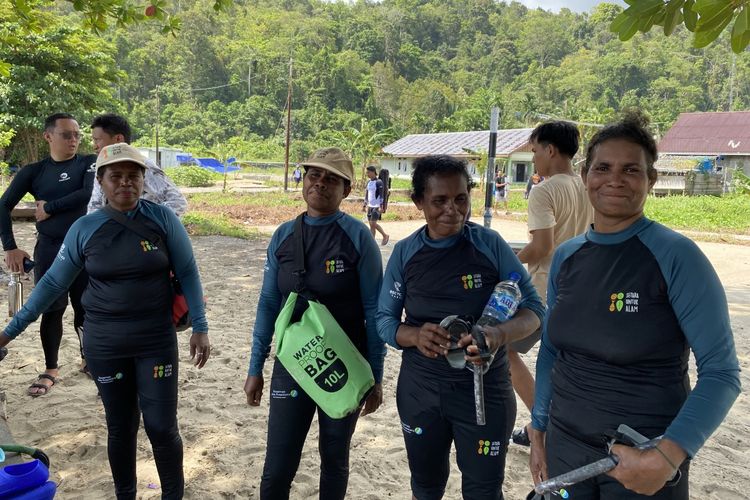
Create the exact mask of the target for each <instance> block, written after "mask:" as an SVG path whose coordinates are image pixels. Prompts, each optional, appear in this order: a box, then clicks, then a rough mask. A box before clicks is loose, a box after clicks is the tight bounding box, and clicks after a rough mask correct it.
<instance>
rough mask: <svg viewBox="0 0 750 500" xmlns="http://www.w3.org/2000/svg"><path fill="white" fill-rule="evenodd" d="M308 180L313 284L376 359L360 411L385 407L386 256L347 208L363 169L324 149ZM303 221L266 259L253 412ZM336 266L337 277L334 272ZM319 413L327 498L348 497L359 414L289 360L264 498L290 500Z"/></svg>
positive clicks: (282, 373) (287, 227)
mask: <svg viewBox="0 0 750 500" xmlns="http://www.w3.org/2000/svg"><path fill="white" fill-rule="evenodd" d="M302 166H303V167H304V169H305V174H304V177H303V182H302V196H303V198H304V199H305V203H306V205H307V208H306V212H305V216H304V220H303V224H302V231H303V234H304V238H303V239H304V245H305V252H304V253H305V269H306V272H305V278H304V279H305V287H306V288H307V289H308V290H309V291H310V293H312V294H313V295H314V296H315V297H316V298H317V299H318V300H319V301H320V303H321V304H323V305H325V306H326V307H327V308H328V309H329V310H330V312H331V314H332V315H333V317H334V318H335V319H336V321H337V322H338V324H339V325H340V326H341V328H342V329H343V330H344V331H345V332H346V333H347V335H349V337H350V339H351V340H352V343H353V344H354V345H355V346H356V347H357V349H358V350H359V351H360V352H361V353H362V355H363V356H364V357H365V359H367V361H368V362H369V363H370V367H371V368H372V373H373V376H374V377H375V387H374V388H373V390H372V391H371V392H370V394H369V395H368V396H367V398H366V400H365V403H364V408H362V410H361V415H362V416H364V415H367V414H369V413H372V412H374V411H375V410H377V409H378V407H380V404H381V403H382V401H383V390H382V380H383V358H384V356H385V346H384V345H383V341H382V340H381V339H380V337H378V333H377V331H376V329H375V311H376V308H377V300H378V293H379V291H380V284H381V283H382V281H383V264H382V257H381V255H380V252H379V251H378V246H377V244H376V243H375V240H374V239H373V238H372V236H371V235H370V233H369V231H367V229H366V228H365V227H364V226H363V225H362V223H361V222H359V221H358V220H356V219H354V218H353V217H351V216H349V215H347V214H345V213H344V212H342V211H341V210H340V206H341V202H342V201H343V200H344V198H346V197H347V196H348V195H349V193H350V191H351V183H352V181H353V180H354V167H353V166H352V162H351V160H350V159H349V158H348V157H347V156H346V154H345V153H344V152H343V151H341V150H340V149H338V148H323V149H320V150H318V151H316V152H315V153H313V154H312V156H311V157H310V158H309V159H308V160H307V161H305V162H303V163H302ZM294 222H295V221H294V220H291V221H288V222H285V223H284V224H282V225H281V226H279V228H278V229H277V230H276V232H275V233H274V234H273V237H272V238H271V243H270V245H269V246H268V252H267V254H266V265H265V271H264V274H263V287H262V289H261V292H260V301H259V303H258V313H257V319H256V321H255V329H254V331H253V346H252V353H251V357H250V368H249V370H248V376H247V379H246V380H245V387H244V390H245V394H246V395H247V402H248V404H249V405H250V406H258V405H259V404H260V400H261V397H262V394H263V385H264V382H263V365H264V363H265V361H266V358H267V357H268V353H269V351H270V348H271V338H272V337H273V332H274V322H275V321H276V317H277V316H278V314H279V311H281V308H282V306H283V304H284V303H285V302H286V300H287V297H288V296H289V294H290V293H291V292H292V291H294V285H295V283H296V279H295V275H294V271H295V267H294V256H295V253H296V248H295V244H294V243H295V239H294V238H293V237H292V235H293V234H294ZM334 261H335V268H336V269H335V272H333V273H330V272H328V271H329V266H328V265H326V266H323V265H322V264H323V263H324V262H325V263H326V264H327V263H329V262H334ZM316 412H317V414H318V427H319V431H320V437H319V439H318V451H319V453H320V498H321V499H324V500H336V499H343V498H345V497H346V489H347V485H348V482H349V445H350V443H351V438H352V435H353V434H354V428H355V426H356V424H357V420H358V418H359V417H360V410H359V409H358V410H355V411H354V412H353V413H351V414H350V415H348V416H346V417H344V418H340V419H333V418H331V417H329V416H328V415H326V414H325V412H323V411H322V410H320V409H319V408H318V406H317V405H316V404H315V402H314V401H313V400H312V399H311V398H310V397H309V396H308V395H307V394H306V393H305V392H304V391H303V390H302V389H301V388H300V386H299V385H298V384H297V383H296V382H295V381H294V379H293V378H292V376H291V375H290V374H289V372H288V371H287V370H286V369H285V368H284V366H283V365H282V364H281V363H280V362H274V364H273V374H272V376H271V400H270V409H269V413H268V439H267V440H266V459H265V464H264V466H263V475H262V479H261V483H260V498H261V499H262V500H280V499H286V498H289V490H290V488H291V485H292V481H293V480H294V476H295V475H296V473H297V468H298V467H299V462H300V458H301V455H302V447H303V446H304V444H305V439H306V438H307V433H308V431H309V429H310V424H311V423H312V419H313V416H314V415H315V413H316Z"/></svg>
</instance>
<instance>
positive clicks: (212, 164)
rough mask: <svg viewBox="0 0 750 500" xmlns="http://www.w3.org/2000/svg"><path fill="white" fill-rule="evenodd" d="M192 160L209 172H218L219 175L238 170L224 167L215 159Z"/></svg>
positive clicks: (228, 166)
mask: <svg viewBox="0 0 750 500" xmlns="http://www.w3.org/2000/svg"><path fill="white" fill-rule="evenodd" d="M194 160H195V161H196V162H197V163H198V165H199V166H201V167H203V168H207V169H209V170H213V171H214V172H218V173H220V174H223V173H224V172H236V171H237V170H239V169H240V167H233V166H231V165H224V164H223V163H221V162H220V161H219V160H217V159H216V158H194Z"/></svg>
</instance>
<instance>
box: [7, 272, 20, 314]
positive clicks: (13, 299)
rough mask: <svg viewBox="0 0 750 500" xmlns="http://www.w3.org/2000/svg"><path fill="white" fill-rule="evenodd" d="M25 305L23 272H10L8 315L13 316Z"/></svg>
mask: <svg viewBox="0 0 750 500" xmlns="http://www.w3.org/2000/svg"><path fill="white" fill-rule="evenodd" d="M22 307H23V283H21V273H10V281H8V317H11V318H12V317H13V316H15V314H16V313H17V312H18V311H19V310H20V309H21V308H22Z"/></svg>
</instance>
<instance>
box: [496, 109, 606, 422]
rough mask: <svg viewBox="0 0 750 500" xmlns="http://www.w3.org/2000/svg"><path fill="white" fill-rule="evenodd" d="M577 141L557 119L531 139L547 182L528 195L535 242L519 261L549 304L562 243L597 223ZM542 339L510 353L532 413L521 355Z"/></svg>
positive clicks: (571, 126) (520, 390)
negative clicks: (578, 166)
mask: <svg viewBox="0 0 750 500" xmlns="http://www.w3.org/2000/svg"><path fill="white" fill-rule="evenodd" d="M578 138H579V133H578V128H576V126H575V125H574V124H572V123H569V122H564V121H554V122H549V123H544V124H542V125H539V126H538V127H537V128H535V129H534V131H533V132H532V133H531V137H530V139H529V142H530V143H531V150H532V152H533V153H534V165H535V167H536V171H537V173H539V175H541V176H542V177H544V181H543V182H540V183H539V184H538V185H537V186H536V187H535V188H534V189H532V190H531V192H530V193H529V219H528V225H529V233H531V241H530V242H529V244H528V245H526V246H525V247H524V248H523V249H522V250H521V251H520V252H519V253H518V258H519V259H520V261H521V262H523V263H526V264H528V266H529V274H531V281H532V283H533V284H534V286H535V287H536V290H537V292H538V293H539V295H540V296H541V297H542V301H544V302H545V304H546V302H547V278H548V276H549V268H550V264H551V262H552V254H553V253H554V251H555V249H556V248H557V247H558V246H559V245H560V244H561V243H562V242H563V241H566V240H569V239H570V238H572V237H574V236H577V235H579V234H581V233H583V232H585V231H586V229H587V228H588V226H589V224H591V222H592V221H593V219H594V210H593V208H592V207H591V203H590V202H589V199H588V196H587V195H586V188H585V186H584V184H583V181H582V180H581V177H580V176H579V175H576V174H575V173H574V172H573V157H574V156H575V154H576V152H577V151H578ZM540 336H541V331H540V330H538V331H537V332H536V333H535V334H532V335H531V336H530V337H528V338H526V339H524V340H522V341H520V342H518V343H515V344H511V345H510V349H509V352H508V358H509V360H510V371H511V376H512V380H513V388H514V389H515V390H516V392H517V393H518V395H519V396H520V397H521V399H522V400H523V402H524V404H525V405H526V406H527V407H528V408H529V410H531V407H532V406H533V404H534V379H533V377H532V376H531V373H530V372H529V370H528V368H526V365H525V364H524V363H523V360H521V357H520V356H519V354H518V353H519V352H521V353H526V352H528V351H529V349H531V347H532V346H533V345H534V344H535V343H536V342H537V341H538V340H539V338H540Z"/></svg>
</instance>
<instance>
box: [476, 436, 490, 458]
mask: <svg viewBox="0 0 750 500" xmlns="http://www.w3.org/2000/svg"><path fill="white" fill-rule="evenodd" d="M477 453H478V454H480V455H489V453H490V441H489V440H488V439H480V440H479V450H477Z"/></svg>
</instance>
